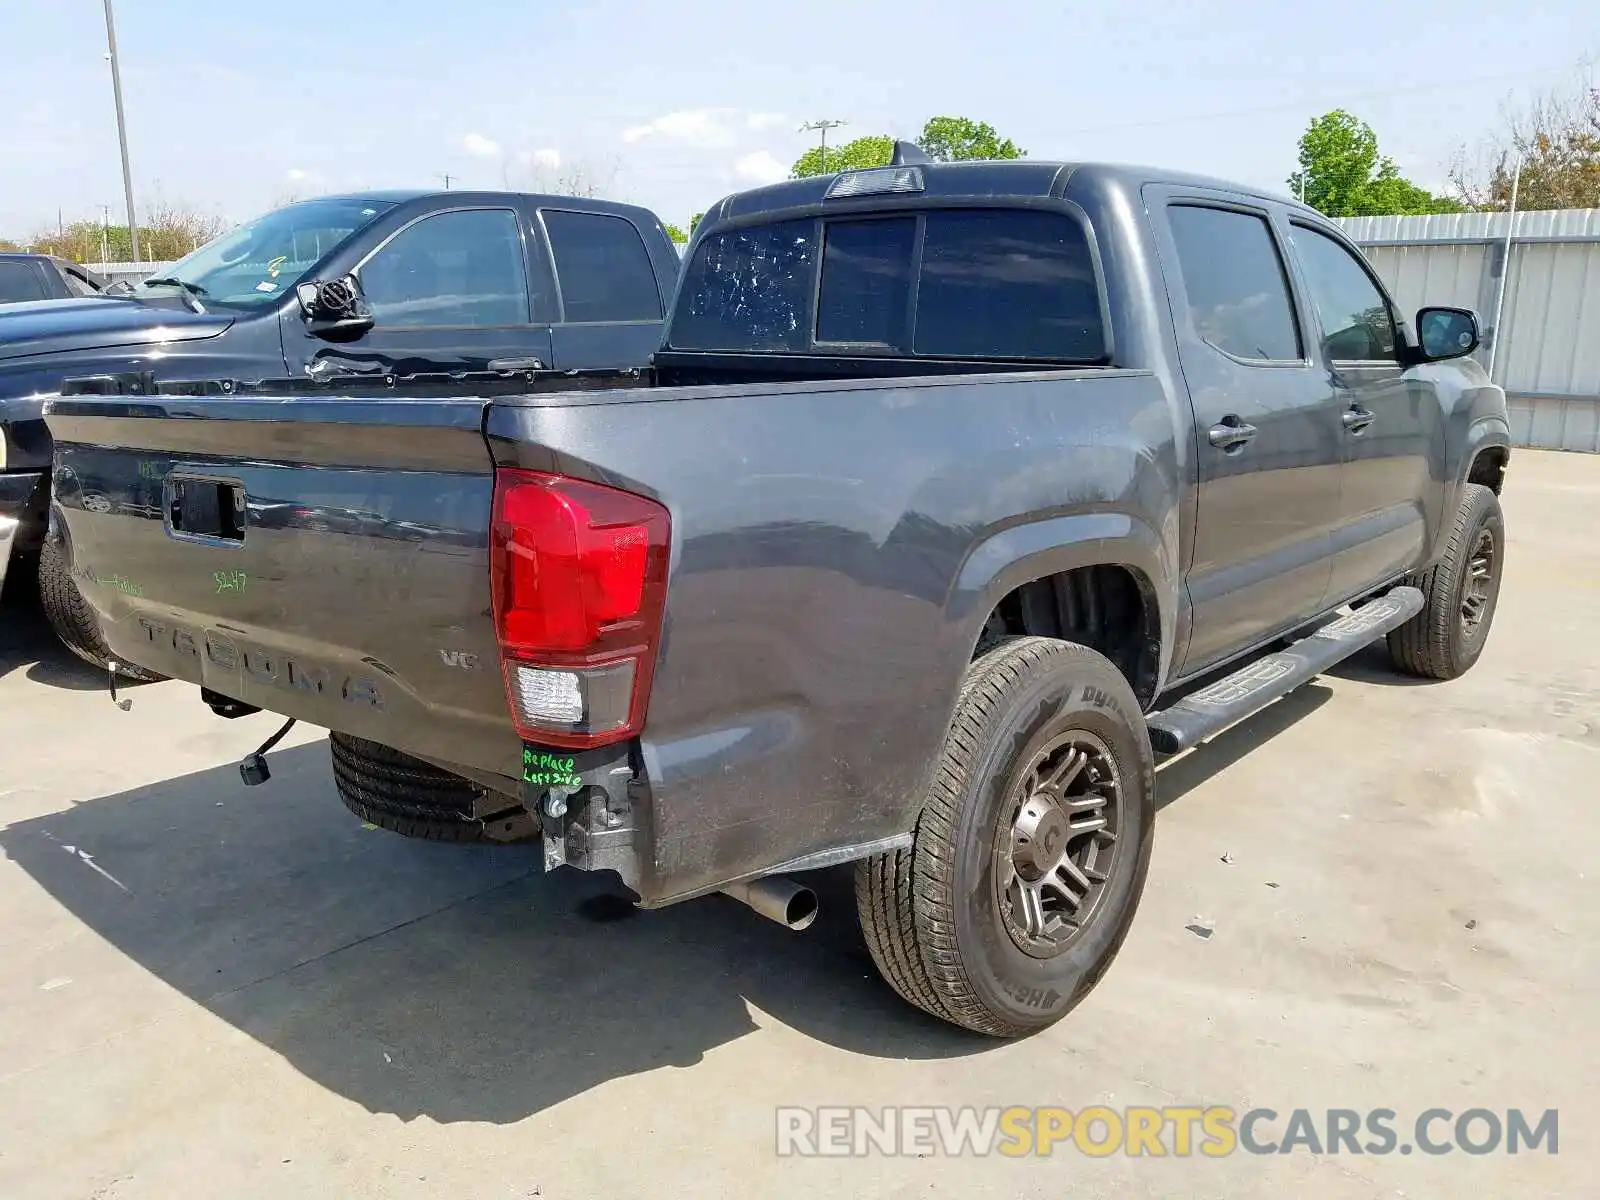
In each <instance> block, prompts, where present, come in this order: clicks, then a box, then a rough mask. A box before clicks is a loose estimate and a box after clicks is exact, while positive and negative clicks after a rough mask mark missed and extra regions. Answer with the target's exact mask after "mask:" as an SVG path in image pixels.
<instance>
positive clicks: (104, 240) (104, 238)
mask: <svg viewBox="0 0 1600 1200" xmlns="http://www.w3.org/2000/svg"><path fill="white" fill-rule="evenodd" d="M100 218H101V219H100V261H101V262H102V263H108V262H110V261H111V205H109V204H102V205H101V206H100Z"/></svg>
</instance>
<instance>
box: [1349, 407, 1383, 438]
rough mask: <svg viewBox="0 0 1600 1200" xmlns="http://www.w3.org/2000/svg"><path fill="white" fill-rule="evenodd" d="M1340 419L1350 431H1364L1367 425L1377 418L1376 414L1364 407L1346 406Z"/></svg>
mask: <svg viewBox="0 0 1600 1200" xmlns="http://www.w3.org/2000/svg"><path fill="white" fill-rule="evenodd" d="M1342 419H1343V421H1344V427H1345V428H1346V429H1348V430H1349V431H1350V432H1351V433H1365V432H1366V431H1367V426H1368V425H1371V424H1372V423H1373V422H1374V421H1376V420H1377V419H1378V414H1377V413H1375V412H1372V411H1370V410H1369V409H1365V408H1347V409H1345V413H1344V417H1343V418H1342Z"/></svg>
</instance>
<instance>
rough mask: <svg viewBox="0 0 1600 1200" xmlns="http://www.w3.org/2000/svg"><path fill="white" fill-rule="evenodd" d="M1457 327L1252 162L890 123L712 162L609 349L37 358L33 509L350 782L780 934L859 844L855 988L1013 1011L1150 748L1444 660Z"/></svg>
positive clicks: (1044, 1007) (1118, 824)
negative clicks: (549, 371) (186, 385)
mask: <svg viewBox="0 0 1600 1200" xmlns="http://www.w3.org/2000/svg"><path fill="white" fill-rule="evenodd" d="M1478 340H1479V332H1478V323H1477V318H1476V317H1475V316H1474V315H1473V314H1472V313H1471V312H1468V311H1465V310H1459V309H1448V308H1426V309H1423V310H1422V311H1421V312H1420V313H1418V314H1417V315H1416V319H1415V320H1414V321H1408V320H1407V319H1405V318H1404V317H1402V316H1401V315H1400V314H1399V313H1397V312H1396V311H1395V308H1394V305H1393V303H1392V302H1391V300H1390V298H1389V296H1388V295H1387V294H1386V293H1385V290H1384V288H1383V286H1382V284H1381V283H1380V282H1379V281H1378V279H1377V278H1376V277H1375V276H1374V274H1373V273H1372V271H1371V270H1370V268H1369V267H1368V265H1367V264H1366V262H1365V261H1364V260H1363V258H1362V256H1361V254H1360V253H1359V252H1358V251H1357V250H1356V248H1355V247H1353V246H1352V245H1351V244H1350V243H1349V242H1348V241H1347V240H1346V239H1345V238H1344V237H1343V236H1342V235H1341V233H1340V232H1339V230H1338V229H1337V228H1336V227H1335V226H1333V225H1331V224H1329V223H1328V222H1327V221H1326V220H1324V219H1323V218H1322V217H1320V216H1319V215H1318V214H1317V213H1316V212H1314V211H1312V210H1311V209H1309V208H1305V207H1303V206H1301V205H1298V204H1296V203H1294V202H1293V201H1290V200H1287V199H1281V198H1277V197H1273V196H1269V195H1263V194H1260V193H1259V192H1256V191H1253V190H1251V189H1248V188H1243V187H1238V186H1235V185H1232V184H1228V183H1225V182H1221V181H1217V180H1210V179H1201V178H1193V177H1187V176H1183V175H1179V174H1174V173H1170V172H1163V171H1155V170H1143V169H1133V168H1127V167H1111V166H1096V165H1063V164H1051V163H1043V162H1032V161H1027V162H1015V163H1005V164H994V163H990V164H932V163H926V162H917V161H914V159H913V157H912V156H910V155H901V156H900V157H899V160H898V161H897V163H896V164H894V165H891V166H889V167H886V168H880V169H874V170H863V171H852V172H847V173H845V174H841V175H837V176H832V177H827V178H820V179H803V180H797V181H792V182H787V183H782V184H778V185H775V186H773V187H769V188H764V189H760V190H757V191H752V192H746V193H743V194H739V195H735V196H731V197H729V198H728V199H725V200H723V201H722V202H721V203H719V205H718V206H717V207H716V208H715V209H714V210H713V211H712V212H710V213H709V214H707V216H706V218H705V220H704V221H703V222H702V223H701V225H700V227H699V230H698V231H697V235H696V237H695V240H694V242H693V244H692V245H691V246H690V248H689V250H688V253H687V258H686V263H685V268H684V272H683V275H682V278H681V280H680V283H679V288H678V293H677V296H676V299H675V302H674V308H673V312H672V313H671V316H670V318H669V321H668V326H667V330H666V334H665V344H664V346H663V348H662V349H661V350H660V352H659V353H657V355H656V356H655V359H654V364H653V367H652V370H651V374H650V377H649V378H647V379H644V380H635V381H621V380H611V381H607V380H604V379H599V380H596V379H590V380H572V381H567V380H564V379H562V378H560V377H548V376H541V377H539V378H535V379H529V380H528V381H526V382H525V383H523V384H521V385H519V386H518V387H516V388H515V389H512V388H510V387H499V388H495V387H492V386H491V385H489V384H487V383H486V384H484V385H483V387H482V388H481V389H474V388H471V387H463V386H461V385H454V386H451V385H442V386H441V387H440V388H438V389H435V390H434V391H433V392H432V393H429V392H427V391H426V390H423V391H417V390H413V391H411V392H408V393H407V394H405V395H400V394H393V395H386V394H383V392H382V389H373V388H370V387H368V388H366V389H362V388H360V387H357V386H356V385H355V384H345V383H340V382H338V381H335V382H333V383H330V384H318V385H309V384H308V385H306V386H304V387H301V388H299V389H294V388H284V389H275V388H274V387H273V386H272V385H270V384H269V385H262V386H260V387H255V388H251V387H244V388H241V387H239V385H237V384H235V383H232V382H230V381H227V380H220V381H215V382H214V383H213V384H211V385H206V386H203V387H202V386H196V387H193V388H190V389H188V390H187V391H186V392H185V393H184V394H172V395H168V394H157V395H154V396H151V395H138V394H132V393H133V392H134V391H135V390H136V388H137V384H135V385H134V386H132V387H127V388H122V387H121V386H120V385H119V384H117V382H116V381H115V380H109V381H108V380H102V381H100V382H99V384H98V385H96V386H98V387H99V389H100V390H101V391H102V392H104V391H111V392H115V391H118V390H121V391H123V392H125V393H127V394H120V395H117V394H111V395H106V394H102V395H79V396H65V397H62V398H60V399H56V400H53V401H52V402H51V403H50V404H49V406H48V409H47V418H46V419H47V423H48V425H49V427H50V432H51V434H52V435H53V436H54V438H55V445H56V460H55V481H54V482H55V488H54V501H53V503H54V506H55V520H56V523H57V525H58V526H59V528H60V529H61V531H62V533H63V535H64V536H65V538H66V541H67V543H68V546H69V549H70V555H71V561H72V563H73V564H74V570H75V571H76V572H77V575H78V578H79V580H80V581H81V585H82V588H83V592H84V595H85V596H86V597H87V598H88V600H89V602H90V603H91V604H92V605H93V606H94V608H95V609H96V610H97V612H98V614H99V616H100V617H101V618H102V620H103V622H104V628H105V635H106V639H107V641H108V642H109V643H110V646H111V648H112V650H113V651H114V653H115V655H116V656H117V657H118V658H119V659H123V660H126V661H127V662H130V663H133V664H136V665H138V666H141V667H143V668H146V669H147V670H150V671H154V672H159V673H161V674H164V675H168V676H172V677H174V678H177V679H183V680H188V681H190V682H193V683H197V684H199V685H201V687H202V688H203V689H204V691H203V693H202V694H203V696H204V698H205V699H206V700H207V702H209V703H210V704H211V705H212V707H213V708H214V709H216V710H217V711H218V712H219V713H222V714H223V715H229V716H232V715H239V714H241V713H247V712H253V711H256V710H257V709H267V710H271V711H274V712H277V713H279V714H283V715H286V716H289V717H295V718H301V719H304V720H308V721H311V722H314V723H316V724H318V725H322V726H325V727H327V728H328V729H329V730H331V731H332V739H331V741H332V759H333V770H334V777H335V779H336V781H337V784H338V789H339V792H340V794H341V795H342V796H343V798H344V800H345V802H346V804H347V805H348V806H349V807H350V808H351V809H353V810H354V811H356V812H357V813H359V814H361V815H363V816H364V817H366V818H367V819H369V820H372V821H374V822H376V823H378V824H380V825H385V826H387V827H389V828H392V829H397V830H399V831H400V832H404V833H412V834H417V835H422V836H432V837H441V838H457V839H460V838H472V839H491V840H500V841H507V842H510V841H533V842H536V843H537V844H538V845H539V846H540V847H541V848H542V853H543V857H544V861H545V863H546V865H547V866H549V867H555V866H559V865H566V866H571V867H577V868H582V869H587V870H614V871H616V872H618V873H619V874H620V876H621V878H622V880H623V881H624V882H625V883H626V884H627V886H628V887H629V888H631V889H632V891H633V892H634V894H635V895H636V896H637V898H638V902H639V903H640V904H641V905H643V906H645V907H657V906H661V905H665V904H670V903H674V902H678V901H683V900H688V899H690V898H692V897H697V896H701V895H704V894H707V893H711V892H716V891H725V892H729V893H730V894H733V895H735V896H736V897H738V898H740V899H742V900H744V901H745V902H747V903H748V904H750V905H751V906H752V907H753V908H755V909H757V911H760V912H763V913H764V914H766V915H768V916H772V917H775V918H777V919H779V920H781V921H784V922H786V923H788V924H790V925H791V926H797V927H798V926H803V925H804V924H806V923H808V922H809V920H810V918H811V916H812V915H813V911H814V905H815V900H814V897H813V896H812V894H811V893H810V892H809V890H808V889H806V888H805V887H804V886H803V885H801V884H799V883H797V882H796V881H794V880H793V879H792V878H790V876H791V875H792V874H793V873H794V872H800V871H805V870H807V869H811V868H817V867H824V866H830V865H833V864H838V863H845V862H854V863H856V871H857V875H856V879H857V893H856V894H857V903H858V907H859V914H860V921H861V926H862V929H863V931H864V933H865V937H866V941H867V943H868V946H869V947H870V949H871V952H872V955H873V957H874V959H875V960H876V962H877V964H878V966H879V968H880V970H881V972H882V974H883V976H884V978H885V979H886V980H887V981H888V982H889V984H890V985H891V986H892V987H893V988H894V989H895V990H896V991H898V992H899V993H900V994H901V995H902V996H903V997H905V998H906V999H907V1000H909V1001H910V1002H911V1003H913V1004H916V1005H919V1006H921V1007H922V1008H924V1009H926V1010H927V1011H928V1012H930V1013H932V1014H934V1015H936V1016H938V1017H941V1018H944V1019H946V1020H948V1021H952V1022H955V1023H957V1024H960V1025H963V1026H966V1027H968V1028H970V1029H974V1030H979V1031H982V1032H985V1033H989V1034H994V1035H999V1036H1017V1035H1021V1034H1024V1033H1027V1032H1029V1031H1032V1030H1036V1029H1039V1028H1042V1027H1044V1026H1046V1025H1049V1024H1050V1023H1052V1022H1053V1021H1055V1020H1057V1019H1058V1018H1060V1017H1061V1016H1062V1015H1063V1014H1064V1013H1065V1012H1067V1011H1068V1010H1069V1009H1070V1008H1071V1007H1072V1006H1073V1005H1074V1004H1075V1003H1076V1002H1077V1001H1078V1000H1079V999H1080V998H1081V997H1082V996H1083V995H1084V994H1085V993H1086V992H1087V991H1088V990H1089V988H1090V987H1091V986H1092V985H1093V984H1094V982H1095V981H1096V980H1097V979H1098V978H1099V977H1100V976H1101V974H1102V973H1103V972H1104V971H1105V970H1106V968H1107V967H1108V965H1109V964H1110V962H1111V959H1112V957H1113V956H1114V954H1115V953H1116V950H1117V948H1118V946H1119V945H1120V943H1121V942H1122V939H1123V937H1124V936H1125V934H1126V933H1127V931H1128V928H1129V925H1130V923H1131V921H1132V918H1133V915H1134V910H1135V907H1136V904H1137V901H1138V898H1139V895H1140V892H1141V889H1142V887H1143V883H1144V877H1145V873H1146V869H1147V867H1148V864H1149V862H1150V850H1151V838H1152V833H1153V821H1154V808H1153V800H1154V789H1155V766H1156V761H1157V758H1158V757H1159V756H1161V755H1170V754H1176V753H1180V752H1182V751H1184V750H1185V749H1187V748H1189V747H1191V746H1193V745H1195V744H1196V743H1197V742H1199V741H1201V740H1203V739H1205V738H1207V737H1209V736H1211V735H1213V734H1214V733H1216V732H1218V731H1220V730H1221V729H1223V728H1225V727H1227V726H1228V725H1231V724H1233V723H1234V722H1236V721H1238V720H1241V719H1243V718H1244V717H1246V716H1248V715H1250V714H1251V713H1252V712H1254V711H1256V710H1258V709H1260V708H1262V707H1263V706H1265V705H1266V704H1267V703H1269V702H1271V701H1272V700H1274V699H1276V698H1277V697H1279V696H1281V695H1283V694H1284V693H1285V692H1287V691H1289V690H1290V689H1291V688H1294V687H1296V686H1298V685H1299V684H1301V683H1303V682H1305V681H1306V680H1307V679H1309V678H1310V677H1311V676H1312V675H1314V674H1316V673H1317V672H1319V671H1321V670H1323V669H1325V668H1327V667H1328V666H1330V665H1331V664H1332V663H1334V662H1336V661H1338V660H1339V659H1341V658H1343V657H1345V656H1347V655H1349V654H1350V653H1352V652H1354V651H1355V650H1357V649H1359V648H1361V647H1363V646H1365V645H1367V644H1369V643H1371V642H1372V641H1374V640H1375V639H1378V638H1380V637H1384V636H1387V639H1388V645H1389V649H1390V651H1391V653H1392V657H1393V660H1394V663H1395V666H1396V668H1397V669H1398V670H1399V671H1401V672H1405V673H1408V674H1413V675H1422V676H1428V677H1431V678H1436V679H1450V678H1453V677H1455V676H1457V675H1460V674H1461V673H1462V672H1464V671H1466V670H1467V669H1468V668H1469V667H1471V666H1472V664H1473V663H1474V661H1475V660H1476V659H1477V658H1478V656H1479V654H1480V652H1481V651H1482V649H1483V646H1484V642H1485V639H1486V637H1487V636H1488V631H1489V626H1490V623H1491V621H1492V619H1493V616H1494V610H1495V601H1496V596H1497V593H1498V588H1499V581H1500V573H1501V567H1502V564H1503V562H1504V553H1505V540H1504V539H1505V535H1504V527H1503V524H1502V521H1501V515H1500V506H1499V500H1498V493H1499V491H1500V488H1501V484H1502V480H1503V478H1504V473H1505V469H1506V465H1507V460H1508V456H1509V449H1508V446H1509V433H1508V426H1507V422H1506V407H1505V397H1504V395H1503V393H1502V392H1501V390H1500V389H1499V388H1498V387H1496V386H1494V384H1492V383H1491V382H1490V381H1489V379H1488V378H1487V376H1486V375H1485V373H1484V371H1483V370H1482V369H1481V367H1480V366H1479V365H1478V363H1477V362H1476V361H1475V360H1474V359H1473V358H1472V357H1471V354H1472V352H1473V350H1474V349H1475V348H1476V347H1477V345H1478ZM608 384H609V385H608ZM309 387H321V388H324V389H325V390H324V391H323V392H320V393H318V394H315V395H307V394H306V392H307V388H309ZM1336 752H1337V751H1335V750H1332V749H1330V751H1329V753H1330V754H1332V753H1336ZM241 769H242V770H243V771H244V773H245V775H246V778H247V779H250V780H259V779H260V778H262V777H263V776H264V775H265V774H266V770H265V760H263V759H261V758H260V757H259V756H257V755H252V756H250V757H249V758H247V759H246V760H245V762H244V764H243V765H242V768H241ZM262 819H263V820H269V819H271V817H270V814H269V813H266V812H264V813H263V814H262Z"/></svg>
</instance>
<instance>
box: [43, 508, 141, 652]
mask: <svg viewBox="0 0 1600 1200" xmlns="http://www.w3.org/2000/svg"><path fill="white" fill-rule="evenodd" d="M39 603H40V605H41V606H42V607H43V608H44V615H45V619H46V620H48V621H49V622H50V627H51V628H52V629H54V630H55V631H56V636H57V637H58V638H60V639H61V641H62V644H63V645H65V646H66V648H67V649H68V650H71V651H72V652H73V653H74V654H76V655H77V656H78V657H79V658H81V659H83V661H84V662H86V663H88V664H89V665H90V666H92V667H98V668H99V669H100V670H102V671H108V670H110V664H111V647H110V646H108V645H106V639H105V636H104V635H103V634H102V633H101V632H100V619H99V618H98V617H96V616H95V615H94V609H92V608H90V607H89V602H88V601H87V600H85V599H84V598H83V593H82V592H80V591H79V590H78V585H77V584H76V583H74V582H73V581H72V571H71V568H70V567H69V566H68V565H67V559H66V555H65V554H64V553H63V552H62V544H61V541H60V539H58V538H50V537H47V538H45V540H44V545H43V546H42V547H41V548H40V550H39ZM117 674H118V675H120V676H123V677H124V678H127V679H132V680H134V681H136V682H139V683H152V682H154V681H155V680H158V679H165V678H166V676H165V675H157V674H156V673H155V672H154V671H147V670H145V669H144V668H143V667H136V666H134V665H133V664H132V663H126V662H123V661H122V660H121V659H118V660H117Z"/></svg>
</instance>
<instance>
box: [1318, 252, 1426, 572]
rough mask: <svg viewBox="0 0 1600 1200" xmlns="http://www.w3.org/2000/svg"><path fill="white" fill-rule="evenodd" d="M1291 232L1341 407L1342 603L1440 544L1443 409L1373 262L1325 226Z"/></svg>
mask: <svg viewBox="0 0 1600 1200" xmlns="http://www.w3.org/2000/svg"><path fill="white" fill-rule="evenodd" d="M1289 229H1290V235H1289V236H1290V241H1291V243H1292V246H1293V250H1294V257H1295V260H1296V261H1297V263H1298V266H1299V269H1300V274H1301V277H1302V279H1303V280H1304V284H1305V290H1306V292H1307V294H1308V295H1309V297H1310V301H1311V303H1310V308H1311V309H1312V311H1313V313H1314V314H1315V316H1316V317H1317V319H1318V325H1319V327H1320V332H1319V335H1318V338H1317V351H1318V356H1319V358H1320V360H1321V362H1322V365H1323V368H1324V370H1326V371H1327V372H1328V375H1329V378H1330V380H1331V381H1332V383H1333V386H1334V390H1335V394H1336V398H1337V402H1338V405H1339V407H1340V409H1341V412H1340V414H1339V419H1340V433H1339V437H1340V441H1341V443H1342V446H1343V453H1344V463H1345V466H1344V472H1343V487H1342V497H1341V500H1340V504H1339V520H1338V525H1337V527H1336V529H1335V531H1334V535H1333V551H1334V561H1333V579H1332V582H1331V584H1330V592H1329V597H1328V599H1329V603H1341V602H1343V601H1345V600H1348V599H1351V598H1352V597H1355V596H1357V595H1359V594H1361V593H1362V592H1363V591H1366V590H1367V589H1369V588H1372V587H1375V586H1378V585H1380V584H1383V583H1385V582H1387V581H1388V580H1390V579H1393V578H1394V577H1395V576H1397V575H1400V574H1403V573H1404V572H1406V571H1407V570H1409V569H1411V568H1412V567H1415V566H1417V565H1419V564H1420V563H1421V562H1422V560H1423V559H1424V558H1425V557H1426V555H1427V552H1428V548H1429V547H1431V546H1432V545H1433V538H1432V534H1431V530H1432V529H1434V528H1436V527H1437V522H1438V520H1439V519H1440V511H1439V510H1440V507H1441V505H1442V504H1443V476H1442V456H1443V452H1444V427H1443V422H1444V415H1443V409H1442V408H1441V407H1440V405H1439V401H1438V397H1437V396H1436V395H1435V394H1434V389H1433V384H1432V383H1430V382H1428V381H1427V380H1425V379H1424V378H1422V377H1421V375H1420V374H1419V372H1417V371H1415V370H1407V369H1406V368H1405V367H1404V366H1402V364H1401V361H1400V358H1401V352H1402V349H1403V346H1402V344H1401V341H1400V338H1399V333H1398V329H1397V324H1398V323H1397V321H1396V319H1395V312H1394V306H1393V304H1392V303H1391V302H1390V300H1389V297H1388V295H1387V294H1386V293H1385V292H1384V289H1383V286H1382V284H1380V283H1379V282H1378V279H1377V277H1376V276H1375V275H1374V274H1373V273H1372V270H1371V269H1370V268H1369V267H1368V266H1367V264H1366V261H1365V260H1364V259H1363V258H1362V257H1361V255H1360V254H1359V253H1358V252H1357V251H1356V250H1355V249H1354V247H1351V246H1349V245H1347V244H1346V243H1345V242H1344V241H1343V240H1342V239H1340V238H1339V237H1338V236H1337V235H1335V234H1333V233H1332V232H1330V231H1328V230H1326V229H1323V228H1321V227H1320V226H1313V225H1311V224H1310V223H1309V222H1300V221H1294V222H1292V223H1291V224H1290V226H1289Z"/></svg>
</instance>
